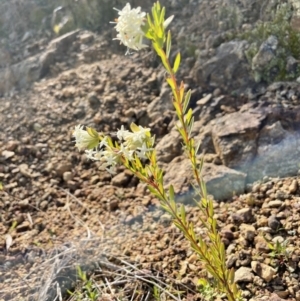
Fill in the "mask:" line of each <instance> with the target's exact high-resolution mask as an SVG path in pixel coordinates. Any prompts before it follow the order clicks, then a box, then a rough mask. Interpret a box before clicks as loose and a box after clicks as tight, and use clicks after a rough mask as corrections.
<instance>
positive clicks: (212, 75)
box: [193, 41, 252, 91]
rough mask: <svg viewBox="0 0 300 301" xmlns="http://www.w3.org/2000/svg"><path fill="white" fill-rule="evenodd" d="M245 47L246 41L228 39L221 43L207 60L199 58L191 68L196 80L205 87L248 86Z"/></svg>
mask: <svg viewBox="0 0 300 301" xmlns="http://www.w3.org/2000/svg"><path fill="white" fill-rule="evenodd" d="M247 47H248V43H247V42H246V41H230V42H228V43H223V44H221V45H220V46H219V47H218V48H217V52H216V55H215V56H214V57H212V58H211V59H209V60H208V61H202V60H200V59H199V60H198V62H196V64H195V67H194V70H193V72H194V74H193V75H194V76H195V78H196V80H197V82H198V83H199V84H200V85H201V86H203V87H205V89H207V85H209V86H211V87H214V88H221V89H223V90H224V91H227V90H228V89H230V90H232V89H241V88H242V87H245V86H249V84H251V82H252V80H251V77H250V76H249V74H250V66H249V64H248V62H247V59H246V57H245V54H244V53H245V50H246V49H247Z"/></svg>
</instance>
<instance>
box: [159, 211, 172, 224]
mask: <svg viewBox="0 0 300 301" xmlns="http://www.w3.org/2000/svg"><path fill="white" fill-rule="evenodd" d="M159 220H160V222H161V223H162V224H164V225H166V224H167V225H169V224H170V222H171V221H172V217H171V215H170V214H168V213H165V214H163V215H161V216H160V219H159Z"/></svg>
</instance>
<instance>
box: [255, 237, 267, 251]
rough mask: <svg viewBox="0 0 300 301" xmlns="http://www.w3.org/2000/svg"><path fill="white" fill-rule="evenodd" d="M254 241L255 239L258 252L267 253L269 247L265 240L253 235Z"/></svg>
mask: <svg viewBox="0 0 300 301" xmlns="http://www.w3.org/2000/svg"><path fill="white" fill-rule="evenodd" d="M254 241H255V249H256V250H257V251H258V252H262V253H267V252H269V251H270V248H269V247H268V244H267V242H266V240H265V239H264V238H263V237H262V236H257V237H255V239H254Z"/></svg>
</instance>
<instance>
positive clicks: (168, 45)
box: [166, 30, 172, 58]
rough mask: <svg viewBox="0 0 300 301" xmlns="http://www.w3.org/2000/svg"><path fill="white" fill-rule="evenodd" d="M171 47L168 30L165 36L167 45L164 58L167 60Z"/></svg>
mask: <svg viewBox="0 0 300 301" xmlns="http://www.w3.org/2000/svg"><path fill="white" fill-rule="evenodd" d="M171 45H172V40H171V31H170V30H169V31H168V35H167V44H166V56H167V58H169V56H170V51H171Z"/></svg>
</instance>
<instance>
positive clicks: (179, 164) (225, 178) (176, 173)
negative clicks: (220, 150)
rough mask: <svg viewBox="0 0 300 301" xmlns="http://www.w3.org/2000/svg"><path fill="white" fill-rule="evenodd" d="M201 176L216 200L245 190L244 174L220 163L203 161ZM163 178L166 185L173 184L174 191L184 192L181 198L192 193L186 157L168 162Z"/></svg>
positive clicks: (189, 167) (191, 179)
mask: <svg viewBox="0 0 300 301" xmlns="http://www.w3.org/2000/svg"><path fill="white" fill-rule="evenodd" d="M202 176H203V179H204V181H205V183H206V187H207V192H208V194H211V195H213V196H214V198H215V199H216V200H224V199H227V198H230V197H232V195H233V193H237V194H240V193H243V192H244V190H245V179H246V175H245V174H244V173H241V172H238V171H235V170H233V169H230V168H227V167H225V166H222V165H215V164H212V163H205V164H204V166H203V170H202ZM164 179H165V184H166V185H170V184H172V185H173V186H174V189H175V192H176V193H178V194H182V193H186V194H185V195H183V199H185V198H187V199H189V198H190V197H191V195H193V191H191V187H190V183H191V182H192V181H193V175H192V169H191V163H190V161H189V160H188V159H186V158H184V157H177V158H175V159H174V160H173V161H172V162H170V163H169V164H168V166H167V168H166V174H165V176H164ZM189 189H190V190H189ZM187 191H188V193H187Z"/></svg>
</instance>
